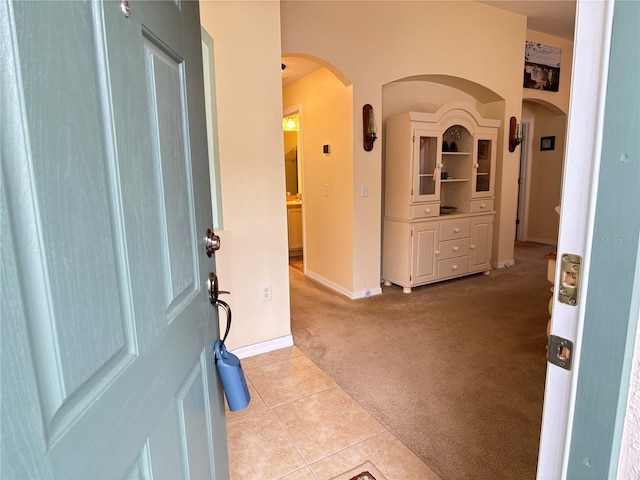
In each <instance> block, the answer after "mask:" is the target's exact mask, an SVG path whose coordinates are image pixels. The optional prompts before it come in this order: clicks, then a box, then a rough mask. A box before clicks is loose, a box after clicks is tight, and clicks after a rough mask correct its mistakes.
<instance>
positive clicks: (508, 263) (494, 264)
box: [491, 258, 516, 268]
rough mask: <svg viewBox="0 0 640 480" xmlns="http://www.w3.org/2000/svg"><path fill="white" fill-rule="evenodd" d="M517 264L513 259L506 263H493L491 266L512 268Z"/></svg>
mask: <svg viewBox="0 0 640 480" xmlns="http://www.w3.org/2000/svg"><path fill="white" fill-rule="evenodd" d="M515 264H516V261H515V260H514V259H513V258H512V259H511V260H505V261H504V262H498V263H493V262H491V266H492V267H493V268H506V267H512V266H513V265H515Z"/></svg>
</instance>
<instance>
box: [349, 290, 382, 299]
mask: <svg viewBox="0 0 640 480" xmlns="http://www.w3.org/2000/svg"><path fill="white" fill-rule="evenodd" d="M374 295H382V287H378V288H369V289H367V290H361V291H359V292H356V293H354V294H353V295H352V296H351V298H352V299H353V300H357V299H359V298H368V297H373V296H374Z"/></svg>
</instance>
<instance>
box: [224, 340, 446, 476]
mask: <svg viewBox="0 0 640 480" xmlns="http://www.w3.org/2000/svg"><path fill="white" fill-rule="evenodd" d="M242 368H243V370H244V372H245V376H246V378H247V383H248V385H249V392H250V394H251V402H250V404H249V406H248V407H247V408H245V409H244V410H242V411H239V412H230V411H229V410H227V437H228V443H229V466H230V470H231V480H250V479H261V480H269V479H273V480H275V479H278V480H329V479H332V478H334V477H336V476H339V475H340V474H342V473H344V472H346V471H349V470H351V469H353V468H354V467H357V466H358V465H361V464H363V463H365V462H367V461H369V462H371V463H372V464H373V465H374V466H375V467H376V468H377V469H378V470H379V472H380V473H381V474H382V475H383V476H384V477H385V478H386V479H387V480H399V479H408V478H412V479H420V480H432V479H433V480H438V479H439V477H438V476H437V475H436V474H435V473H434V472H433V471H432V470H431V469H430V468H429V467H427V466H426V465H425V464H424V463H423V462H422V461H420V459H418V457H416V456H415V455H414V454H413V453H412V452H411V451H410V450H409V449H408V448H407V447H405V446H404V445H403V444H402V443H401V442H400V441H399V440H397V439H396V438H395V437H394V436H393V435H392V434H391V432H389V431H388V430H387V429H386V428H385V427H384V426H382V425H381V424H380V423H378V421H377V420H375V419H374V418H373V417H372V416H371V415H369V414H368V413H367V412H366V411H365V410H364V409H363V408H362V407H361V406H360V405H358V404H357V403H356V402H355V401H354V400H353V399H352V398H351V397H349V396H348V395H347V394H346V393H345V392H344V391H342V389H341V388H340V387H338V386H337V385H336V384H335V382H334V381H333V380H331V379H330V378H329V377H328V376H327V375H325V374H324V373H323V372H322V371H321V370H320V369H319V368H318V367H317V366H316V365H315V364H314V363H313V362H312V361H311V360H309V359H308V358H307V357H306V356H305V355H304V354H303V353H302V352H301V351H300V350H299V349H298V348H296V347H295V346H294V347H290V348H285V349H281V350H277V351H274V352H270V353H266V354H263V355H257V356H255V357H251V358H245V359H243V360H242ZM346 478H347V479H348V478H350V477H349V476H347V477H346Z"/></svg>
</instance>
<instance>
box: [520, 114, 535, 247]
mask: <svg viewBox="0 0 640 480" xmlns="http://www.w3.org/2000/svg"><path fill="white" fill-rule="evenodd" d="M521 125H522V143H521V144H520V173H519V174H518V210H517V213H516V240H520V241H522V242H526V241H527V240H528V238H527V224H528V221H529V190H530V188H531V184H530V179H531V162H530V159H531V150H532V139H531V137H532V135H531V132H533V127H532V126H533V120H532V119H524V118H523V119H522V124H521Z"/></svg>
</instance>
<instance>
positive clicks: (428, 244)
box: [412, 222, 438, 285]
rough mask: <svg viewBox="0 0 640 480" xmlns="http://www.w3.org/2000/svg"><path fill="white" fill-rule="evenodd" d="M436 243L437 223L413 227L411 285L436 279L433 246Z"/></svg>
mask: <svg viewBox="0 0 640 480" xmlns="http://www.w3.org/2000/svg"><path fill="white" fill-rule="evenodd" d="M437 242H438V223H437V222H431V223H425V224H423V225H420V224H418V225H416V226H415V227H413V259H414V260H413V269H414V271H413V275H412V284H414V285H415V284H417V283H420V282H426V281H429V280H433V279H435V278H436V274H437V272H436V259H435V254H434V251H435V246H436V244H437Z"/></svg>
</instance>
